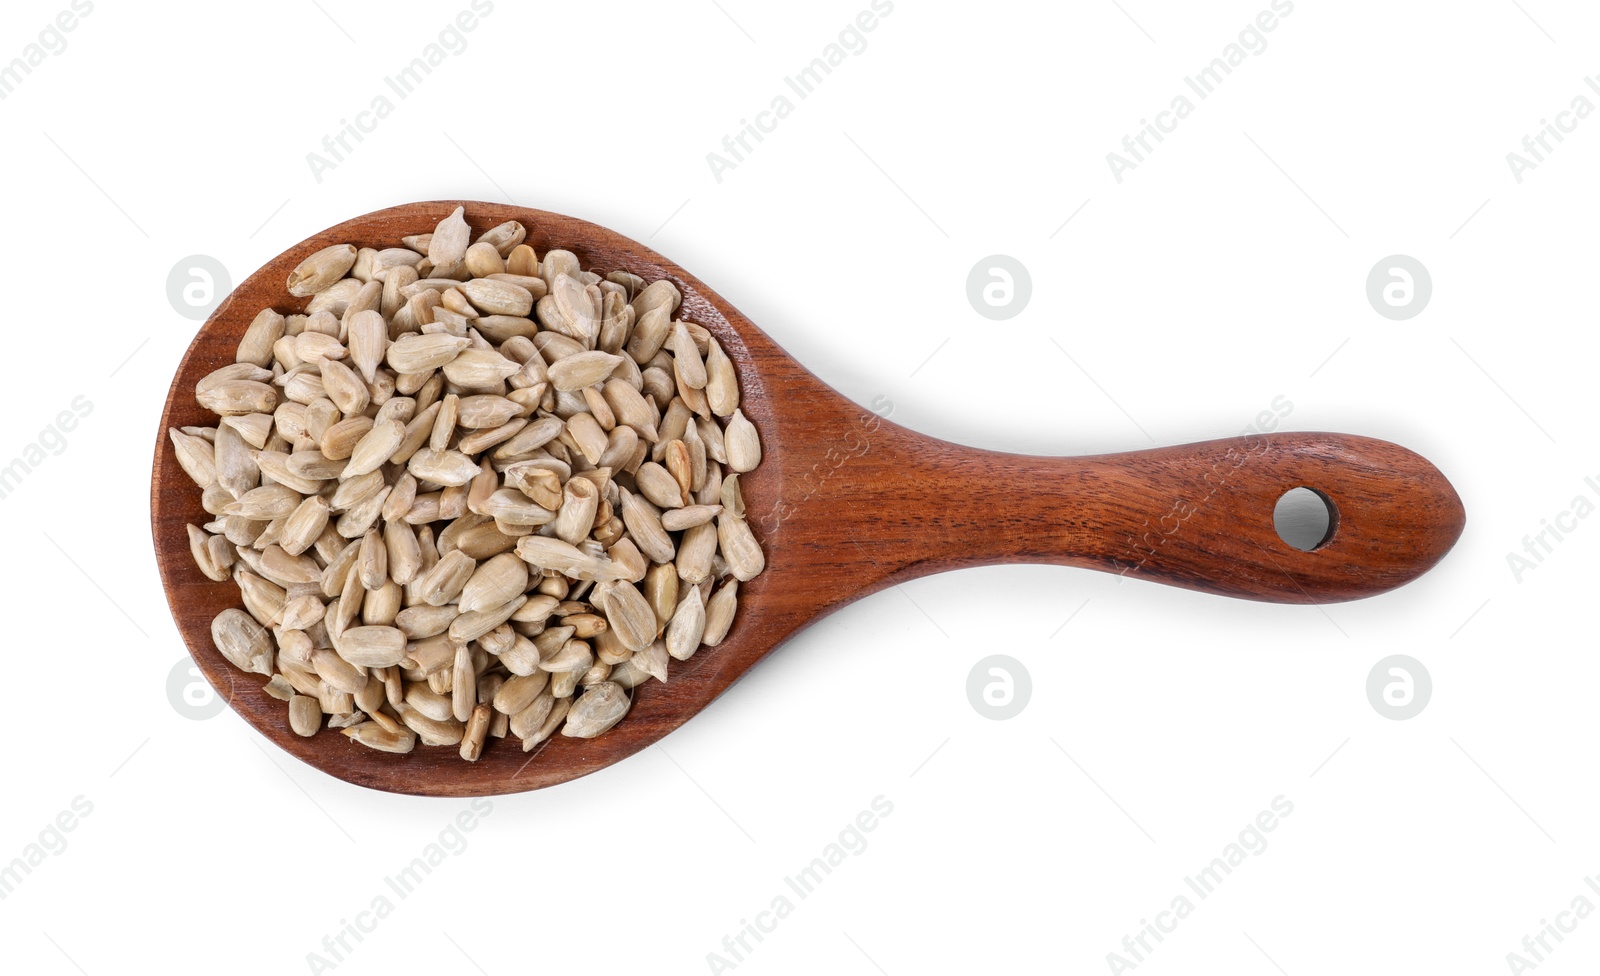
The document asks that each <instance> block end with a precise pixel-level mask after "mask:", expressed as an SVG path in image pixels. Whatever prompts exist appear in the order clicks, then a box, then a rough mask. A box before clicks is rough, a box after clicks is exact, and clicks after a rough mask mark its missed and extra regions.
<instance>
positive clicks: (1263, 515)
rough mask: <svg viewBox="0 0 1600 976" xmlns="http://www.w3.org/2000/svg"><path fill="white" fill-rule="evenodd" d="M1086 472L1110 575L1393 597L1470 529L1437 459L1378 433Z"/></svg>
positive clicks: (1150, 454) (1177, 451) (1312, 596)
mask: <svg viewBox="0 0 1600 976" xmlns="http://www.w3.org/2000/svg"><path fill="white" fill-rule="evenodd" d="M1082 462H1083V464H1084V468H1083V470H1082V472H1081V474H1080V481H1081V482H1083V483H1084V484H1083V485H1082V487H1087V488H1089V491H1088V492H1086V495H1087V497H1086V498H1085V499H1083V502H1084V505H1085V506H1086V507H1087V509H1088V511H1089V513H1090V514H1092V515H1093V518H1092V519H1091V520H1088V521H1086V523H1085V524H1090V522H1092V523H1094V524H1095V525H1096V527H1097V533H1096V534H1097V538H1096V539H1094V540H1093V541H1092V542H1091V548H1092V549H1093V550H1094V554H1095V555H1096V556H1098V557H1099V558H1100V560H1102V561H1103V564H1102V565H1101V566H1100V568H1103V569H1109V570H1110V571H1112V572H1118V573H1122V574H1124V575H1128V576H1136V577H1145V578H1151V579H1156V580H1159V581H1162V582H1166V583H1172V584H1175V585H1179V586H1186V587H1190V588H1192V589H1198V590H1205V591H1208V592H1213V593H1222V594H1227V595H1230V596H1238V597H1245V598H1249V599H1257V600H1270V601H1273V602H1282V603H1327V602H1334V601H1339V600H1353V599H1358V598H1360V597H1365V596H1372V595H1374V594H1376V593H1381V592H1384V591H1386V590H1391V589H1393V588H1395V587H1397V586H1401V585H1403V584H1405V583H1408V582H1410V581H1411V580H1413V579H1416V578H1417V577H1418V576H1420V575H1422V574H1423V573H1424V572H1426V571H1427V570H1428V569H1430V568H1431V567H1432V566H1433V565H1434V564H1435V563H1437V562H1438V561H1439V560H1440V559H1441V558H1443V556H1444V555H1445V553H1447V552H1449V550H1450V547H1451V546H1453V545H1454V544H1455V541H1456V539H1457V538H1459V536H1460V534H1461V530H1462V528H1463V526H1464V525H1465V522H1466V515H1465V512H1464V510H1463V508H1462V505H1461V499H1460V498H1459V497H1458V496H1457V495H1456V492H1455V489H1454V488H1452V487H1451V485H1450V482H1449V481H1448V480H1446V479H1445V477H1444V475H1443V474H1441V473H1440V472H1439V470H1438V469H1437V468H1435V467H1434V466H1433V465H1432V464H1430V463H1429V462H1428V461H1427V459H1425V458H1423V457H1421V456H1419V455H1417V454H1415V453H1413V452H1412V451H1409V450H1406V449H1405V448H1403V447H1400V446H1399V445H1396V444H1391V443H1389V442H1387V441H1380V440H1375V439H1373V438H1369V437H1358V436H1354V435H1348V434H1328V433H1273V434H1264V435H1258V436H1246V437H1236V438H1230V439H1227V440H1218V441H1206V442H1202V443H1198V444H1186V445H1183V446H1180V447H1168V448H1158V449H1155V450H1150V451H1139V452H1133V453H1129V454H1119V455H1109V456H1105V457H1100V458H1084V459H1082Z"/></svg>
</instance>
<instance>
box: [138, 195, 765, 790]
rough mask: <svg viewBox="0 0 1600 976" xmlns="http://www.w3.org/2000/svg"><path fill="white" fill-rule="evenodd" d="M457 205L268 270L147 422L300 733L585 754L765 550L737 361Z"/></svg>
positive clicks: (516, 226)
mask: <svg viewBox="0 0 1600 976" xmlns="http://www.w3.org/2000/svg"><path fill="white" fill-rule="evenodd" d="M525 236H526V230H525V228H524V227H523V226H522V225H521V224H520V223H517V222H515V221H511V222H508V223H504V224H501V225H499V226H497V227H493V228H490V229H489V230H487V231H485V232H484V233H483V234H481V235H479V237H478V239H477V240H476V241H473V240H472V234H471V229H470V228H469V226H468V224H467V222H466V220H465V219H464V218H463V215H462V210H461V209H459V208H458V209H457V210H456V211H455V212H454V213H452V214H451V215H450V216H448V217H446V218H445V219H444V220H442V221H440V223H439V225H438V226H437V227H435V228H434V230H433V233H431V234H421V235H417V236H414V237H407V238H404V239H403V240H402V241H401V242H400V246H397V247H390V248H384V249H382V250H378V249H373V248H365V247H363V248H357V247H354V246H351V245H349V244H339V245H335V246H333V247H328V248H324V249H323V250H320V251H318V252H316V253H315V254H312V255H311V256H310V257H308V258H306V259H305V260H304V261H303V262H301V264H300V265H299V267H297V268H295V269H294V271H293V272H292V273H291V274H290V275H289V278H288V283H287V284H288V291H289V294H291V295H294V296H297V297H302V298H309V299H310V301H309V304H308V305H307V307H306V312H305V314H303V315H287V316H286V315H282V314H279V313H278V312H276V311H274V310H272V309H264V310H262V311H261V313H260V314H259V315H257V316H256V317H255V320H254V321H253V322H252V323H251V324H250V327H249V329H248V330H247V331H246V332H245V335H244V338H243V340H241V342H240V343H239V348H238V352H237V355H236V356H235V359H236V362H234V363H232V364H230V365H226V366H223V367H221V368H220V369H217V370H215V371H213V372H212V373H211V374H210V375H208V376H206V377H205V378H204V379H202V380H201V381H200V382H199V383H198V384H197V385H196V387H195V396H196V398H197V400H198V401H199V403H200V404H201V405H202V406H204V407H205V408H206V409H208V410H210V411H212V412H213V413H215V414H217V415H218V416H219V417H220V418H221V420H220V423H219V424H218V426H216V427H214V428H213V427H185V428H182V429H171V430H169V431H168V434H169V436H170V437H171V440H172V445H173V448H174V450H175V452H176V456H177V460H178V463H179V464H180V465H181V466H182V468H183V470H184V471H185V472H187V473H188V475H189V477H191V478H192V479H194V482H195V484H197V485H199V486H200V489H201V491H202V503H203V506H204V508H205V510H206V511H207V512H208V513H210V514H211V515H212V516H213V517H214V518H213V520H212V521H211V522H208V523H206V524H205V525H199V526H196V525H191V526H189V544H190V550H191V552H192V553H193V555H194V560H195V562H196V564H197V565H198V566H199V567H200V570H201V572H202V573H204V574H205V575H206V576H207V577H209V578H211V579H213V580H217V581H219V582H220V581H224V580H228V579H232V580H233V581H234V582H235V583H236V584H237V585H238V587H239V592H240V596H241V598H242V602H243V605H244V609H242V610H240V609H230V610H224V611H223V612H222V613H220V614H218V615H217V617H216V619H215V620H214V621H212V624H211V635H212V638H213V640H214V641H215V643H216V646H217V650H218V651H220V652H221V653H222V654H223V656H224V657H226V658H227V659H228V660H229V661H230V662H232V663H233V664H234V665H235V666H237V667H239V668H241V669H243V670H245V671H247V672H253V673H256V674H260V675H263V676H265V677H267V678H268V679H269V681H268V682H267V684H266V691H267V692H268V693H269V694H271V695H273V696H274V697H277V698H279V699H281V700H283V701H286V702H287V703H288V713H289V715H288V718H289V725H290V727H291V728H293V730H294V731H295V732H296V733H298V734H300V735H303V736H311V735H315V734H316V733H317V732H318V730H320V729H321V728H322V727H323V726H324V725H327V726H329V727H332V728H339V729H343V731H344V734H345V735H347V736H349V737H350V738H352V739H354V740H355V741H357V742H360V743H362V744H364V745H367V746H370V747H372V748H374V749H379V750H383V751H386V752H400V753H403V752H410V751H411V750H412V749H413V748H414V747H415V745H416V743H417V741H418V740H421V741H422V742H423V743H424V744H425V745H436V746H444V745H449V746H458V747H459V749H460V752H461V756H462V758H464V759H468V760H476V759H477V758H478V756H479V755H480V754H481V752H482V750H483V748H484V744H485V742H486V740H487V739H489V738H491V737H505V736H507V735H510V736H514V737H516V738H517V739H520V740H521V742H522V748H523V750H524V751H529V750H532V749H533V748H534V747H535V746H537V745H538V744H539V743H540V742H543V741H545V740H546V739H548V738H549V737H550V736H551V735H552V734H554V732H555V731H556V729H558V728H559V729H560V730H561V732H562V734H563V735H569V736H576V737H581V738H589V737H593V736H596V735H599V734H600V733H602V732H604V731H606V730H607V729H609V728H611V727H612V726H613V725H615V724H616V723H617V722H618V721H619V720H620V719H621V718H622V717H623V716H624V715H625V714H626V713H627V711H628V707H629V705H630V703H631V700H632V691H631V690H632V689H633V688H634V687H636V686H638V685H639V684H641V683H643V682H645V681H647V680H649V679H651V678H654V679H656V680H659V681H666V680H667V668H668V660H669V659H676V660H679V661H682V660H687V659H688V658H689V657H691V656H692V655H693V654H694V653H695V652H696V651H697V650H698V649H699V648H700V647H701V646H708V647H714V646H716V645H717V644H719V643H721V642H722V640H723V638H724V637H725V636H726V635H727V633H728V629H729V627H730V626H731V625H732V623H733V618H734V614H735V611H736V609H737V604H738V598H739V597H738V593H739V583H741V582H744V581H748V580H750V579H752V578H754V577H755V576H756V575H757V574H758V573H760V572H761V570H762V568H763V567H764V565H765V557H764V556H763V554H762V551H761V547H760V545H759V544H758V543H757V541H756V538H755V536H754V535H753V534H752V533H751V531H750V527H749V525H748V524H747V523H746V521H745V508H744V500H743V497H742V495H741V493H740V488H739V475H741V474H743V473H745V472H748V471H751V470H753V469H754V468H755V467H756V465H757V464H758V463H759V462H760V460H761V442H760V438H759V437H758V436H757V433H756V429H755V426H754V425H753V424H751V423H750V421H749V420H748V419H747V418H746V417H745V415H744V413H743V412H742V411H741V410H740V409H739V383H738V377H737V376H736V375H735V371H734V366H733V363H732V361H731V360H730V359H729V358H728V356H727V354H726V353H724V352H723V350H722V347H721V346H720V345H718V343H717V340H716V338H715V337H713V336H712V335H711V334H710V333H709V332H707V331H706V330H705V329H704V328H702V327H701V326H698V325H695V324H694V323H692V322H687V321H684V320H682V319H675V318H674V317H673V316H674V314H675V313H676V312H677V311H678V306H679V303H680V300H681V296H680V295H679V293H678V290H677V288H676V287H675V286H674V285H673V284H672V283H671V282H670V281H666V280H661V281H655V282H652V283H650V284H648V285H647V284H646V283H645V282H644V280H643V279H641V278H639V277H638V276H636V275H634V274H631V273H629V272H627V271H611V272H610V273H608V274H606V275H605V276H604V277H602V276H601V275H600V274H598V273H596V272H594V271H586V270H583V269H582V268H580V267H579V263H578V259H577V257H576V256H575V255H573V254H572V253H571V252H568V251H562V250H552V251H548V252H546V253H545V254H544V255H543V257H542V259H541V257H540V256H539V255H538V254H536V253H535V252H534V250H533V248H532V247H530V246H529V245H527V244H525V243H523V240H524V238H525Z"/></svg>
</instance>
